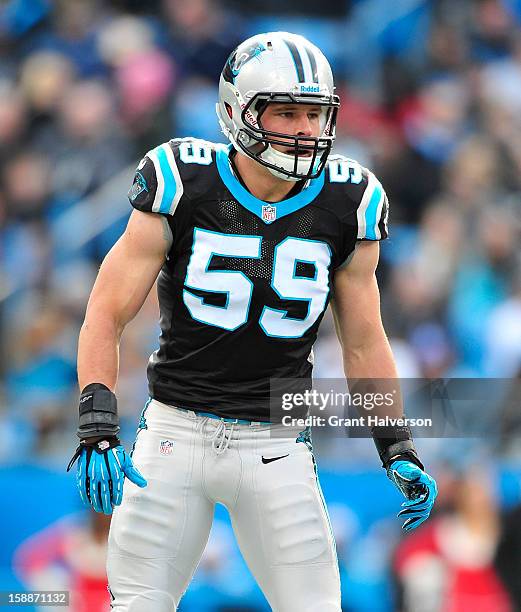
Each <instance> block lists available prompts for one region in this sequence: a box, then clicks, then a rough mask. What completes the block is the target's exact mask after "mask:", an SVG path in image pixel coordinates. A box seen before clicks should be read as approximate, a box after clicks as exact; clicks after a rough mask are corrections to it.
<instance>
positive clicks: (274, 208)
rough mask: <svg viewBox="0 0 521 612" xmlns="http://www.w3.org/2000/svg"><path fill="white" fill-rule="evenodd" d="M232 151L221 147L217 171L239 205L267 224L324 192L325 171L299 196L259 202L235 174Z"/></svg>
mask: <svg viewBox="0 0 521 612" xmlns="http://www.w3.org/2000/svg"><path fill="white" fill-rule="evenodd" d="M231 149H232V145H229V146H224V145H221V146H220V147H218V148H217V150H216V155H215V157H216V161H217V170H218V171H219V175H220V176H221V180H222V182H223V183H224V184H225V185H226V187H227V188H228V190H229V191H230V193H231V194H232V195H233V197H234V198H235V199H236V200H237V202H239V204H242V206H244V208H246V209H247V210H249V211H250V212H251V213H253V214H254V215H257V217H259V219H260V220H261V221H264V223H266V224H269V223H273V221H276V220H277V219H280V218H281V217H285V216H286V215H289V214H291V213H293V212H295V211H296V210H299V209H300V208H303V207H304V206H307V205H308V204H309V203H310V202H312V201H313V200H314V199H315V198H316V197H317V196H318V194H319V193H320V192H321V191H322V187H323V186H324V171H322V172H321V173H320V175H319V176H317V178H315V179H312V180H310V181H309V184H308V185H307V186H306V187H304V189H302V191H300V192H299V193H297V195H294V196H293V197H291V198H288V199H287V200H282V201H281V202H264V200H259V199H258V198H256V197H255V196H254V195H252V194H251V193H250V192H249V191H248V190H247V189H246V188H245V187H243V186H242V185H241V183H240V182H239V181H238V180H237V178H236V177H235V175H234V174H233V172H232V169H231V167H230V159H229V157H228V156H229V154H230V151H231Z"/></svg>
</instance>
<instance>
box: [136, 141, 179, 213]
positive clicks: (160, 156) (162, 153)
mask: <svg viewBox="0 0 521 612" xmlns="http://www.w3.org/2000/svg"><path fill="white" fill-rule="evenodd" d="M182 196H183V183H182V180H181V176H180V174H179V170H178V167H177V163H176V160H175V156H174V152H173V150H172V147H171V146H170V143H168V142H166V143H164V144H162V145H159V146H158V147H156V148H155V149H152V150H151V151H149V152H148V153H147V154H146V155H145V157H144V158H143V159H142V160H141V162H140V163H139V165H138V167H137V168H136V173H135V175H134V182H133V183H132V187H131V188H130V190H129V192H128V199H129V201H130V204H131V205H132V206H133V207H134V208H136V209H137V210H140V211H142V212H155V213H159V214H163V215H169V216H173V215H174V213H175V211H176V209H177V206H178V205H179V202H180V200H181V198H182Z"/></svg>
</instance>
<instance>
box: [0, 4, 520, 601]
mask: <svg viewBox="0 0 521 612" xmlns="http://www.w3.org/2000/svg"><path fill="white" fill-rule="evenodd" d="M144 6H145V7H146V10H144V8H143V7H144ZM269 30H287V31H292V32H296V33H300V34H303V35H305V36H307V37H308V38H309V39H310V40H311V41H312V42H314V43H316V44H317V45H318V46H320V47H321V48H322V49H323V51H324V52H325V54H326V55H327V57H328V58H329V59H330V61H331V63H332V66H333V69H334V72H335V74H336V80H337V84H338V90H339V93H340V95H341V99H342V110H341V112H340V116H339V122H338V140H337V144H336V151H337V152H341V153H344V154H347V155H348V156H350V157H354V158H355V159H358V160H359V161H360V162H362V163H363V164H364V165H367V166H368V167H370V168H371V169H373V170H374V172H375V173H376V174H377V176H378V177H379V178H380V179H381V181H382V183H383V185H384V187H385V188H386V190H387V192H388V195H389V200H390V203H391V215H390V222H391V238H390V240H389V241H387V243H385V244H384V245H383V246H382V262H381V265H380V268H379V277H380V283H381V292H382V305H383V315H384V321H385V324H386V328H387V330H388V333H389V335H390V338H391V341H392V344H393V347H394V350H395V354H396V357H397V361H398V365H399V370H400V374H401V375H402V376H403V377H426V378H437V377H441V376H446V377H447V376H464V377H492V376H494V377H505V378H510V377H517V378H520V377H521V273H520V257H521V247H520V242H521V240H520V238H521V204H520V196H521V1H520V0H481V1H478V0H476V1H471V0H458V1H457V2H453V1H452V2H451V1H441V0H440V1H428V0H393V1H392V2H391V1H390V0H352V1H351V2H348V1H347V0H344V1H343V2H338V1H335V0H321V1H318V0H313V1H311V0H309V1H304V0H300V1H291V2H290V1H286V2H276V1H275V0H269V1H268V0H262V1H261V0H250V1H246V2H239V1H238V0H236V1H231V0H230V1H225V0H222V1H218V0H162V1H160V0H156V1H154V2H153V1H149V2H146V3H142V2H138V1H137V0H127V1H125V0H120V1H119V2H107V1H96V0H61V1H60V0H56V1H55V2H52V1H51V0H7V1H4V2H2V3H0V58H1V61H0V262H1V267H0V339H1V347H2V350H1V355H0V371H1V385H0V516H1V520H0V590H8V589H22V588H41V589H59V588H62V589H71V590H72V591H73V600H74V604H73V606H72V607H71V609H73V610H77V611H79V610H89V612H97V610H103V609H106V595H103V594H102V595H101V596H100V595H99V593H100V584H101V585H102V584H103V555H104V546H103V542H104V537H105V533H106V528H107V521H106V520H104V519H103V517H99V516H98V517H94V516H93V515H90V514H89V513H88V512H87V511H86V510H84V509H83V508H81V506H80V502H79V497H78V495H77V493H76V489H75V484H74V476H73V475H72V474H65V471H64V466H65V465H66V463H67V460H68V458H69V457H70V455H71V453H72V451H73V449H74V447H75V428H76V419H77V416H76V415H77V408H76V405H77V389H76V379H75V351H76V343H77V335H78V330H79V327H80V325H81V321H82V317H83V314H84V309H85V304H86V300H87V297H88V294H89V291H90V288H91V286H92V283H93V280H94V278H95V274H96V270H97V267H98V266H99V263H100V261H101V260H102V258H103V256H104V255H105V253H106V252H107V251H108V249H109V248H110V246H111V245H112V244H113V242H114V241H115V240H116V238H117V236H118V235H119V233H120V232H121V230H122V228H123V227H124V225H125V222H126V219H127V217H128V214H129V212H130V207H129V205H128V202H127V201H126V192H127V189H128V187H129V186H130V184H131V180H132V176H133V169H134V168H135V166H136V164H137V162H138V160H139V159H140V157H141V156H142V155H143V154H144V153H145V152H146V151H147V150H148V149H150V148H152V147H153V146H155V145H157V144H158V143H160V142H163V141H165V140H167V139H168V138H170V137H174V136H176V137H177V136H187V135H194V136H197V137H201V138H205V139H209V140H222V137H221V135H220V134H219V131H218V125H217V121H216V117H215V112H214V104H215V100H216V96H217V87H216V86H217V80H218V76H219V73H220V70H221V68H222V65H223V64H224V61H225V60H226V57H227V55H228V53H229V51H230V50H231V49H232V48H233V47H234V46H235V45H236V44H237V43H238V42H239V41H241V40H242V39H244V38H245V37H247V36H249V35H251V34H254V33H256V32H259V31H269ZM156 316H157V306H156V303H155V299H154V296H151V297H150V299H149V300H148V301H147V303H146V305H145V307H144V309H143V311H142V312H141V313H140V315H139V316H138V318H137V319H136V320H135V321H134V322H133V323H132V325H131V326H130V327H129V328H128V330H127V331H126V333H125V335H124V338H123V345H122V353H121V375H120V381H119V385H118V396H119V402H120V409H121V413H122V425H123V439H124V440H125V442H126V444H127V445H129V444H131V443H132V440H133V438H134V431H135V427H136V425H137V419H138V414H139V411H140V408H141V406H142V405H143V403H144V401H145V399H146V394H147V390H146V379H145V364H146V361H147V358H148V355H149V354H150V352H152V350H154V347H155V344H156V337H157V331H158V330H157V323H156ZM316 364H317V365H316V375H317V376H323V377H335V376H341V375H342V368H341V361H340V353H339V348H338V345H337V341H336V338H335V335H334V330H333V326H332V324H331V321H330V318H329V317H328V318H326V320H325V322H324V325H323V329H322V333H321V336H320V340H319V342H318V344H317V347H316ZM486 412H487V413H486V414H484V413H483V412H482V413H479V414H473V415H472V416H471V419H472V421H473V422H474V424H476V423H477V424H478V425H480V424H481V425H482V429H483V430H484V431H485V435H482V436H481V437H479V438H474V439H470V438H467V439H463V438H462V439H451V440H440V439H435V440H432V439H431V440H428V439H422V440H419V441H418V447H419V449H420V452H421V455H422V457H423V458H424V461H425V463H426V464H427V465H428V467H429V469H430V471H432V473H433V474H434V475H435V477H436V478H437V479H438V483H439V486H440V496H439V503H438V504H437V508H436V510H437V512H436V515H435V516H433V517H432V518H431V519H430V520H429V521H428V522H427V523H426V524H425V527H424V528H423V529H421V530H419V531H418V532H416V533H413V534H412V535H409V536H404V534H402V533H401V531H400V524H399V521H398V520H397V519H396V518H395V516H394V514H395V512H396V511H397V510H398V509H399V503H400V498H399V496H398V494H397V493H396V492H395V491H394V490H393V488H392V485H391V484H390V483H389V482H388V481H387V480H386V478H385V475H384V473H383V471H382V470H381V468H380V467H379V465H378V461H377V458H376V452H375V450H374V447H373V446H372V443H371V442H370V441H369V440H350V441H346V442H339V441H335V443H334V444H333V443H329V442H328V441H327V440H322V441H321V444H319V448H318V455H319V468H320V472H319V473H320V478H321V483H322V487H323V489H324V493H325V497H326V499H327V500H328V503H329V508H330V513H331V518H332V522H333V528H334V531H335V533H336V538H337V547H338V554H339V560H340V568H341V575H342V587H343V607H344V609H345V610H348V611H352V612H365V611H367V612H380V611H381V612H389V611H391V610H398V609H401V610H407V611H411V612H413V611H414V612H418V611H422V612H431V611H432V612H435V611H438V610H440V611H441V610H444V611H445V610H450V611H451V612H466V611H468V610H473V612H480V611H481V610H483V611H485V610H486V611H487V612H490V611H494V612H498V611H499V612H501V611H503V610H505V611H507V610H516V609H521V593H520V591H521V585H520V580H519V576H520V575H521V552H520V551H521V535H520V530H521V521H520V518H521V511H520V510H519V508H520V506H519V504H521V444H520V442H521V437H520V427H521V417H520V412H519V410H517V412H516V411H515V410H514V411H513V412H512V411H508V410H507V411H505V409H504V408H503V407H502V405H500V404H497V405H494V404H491V405H490V409H489V410H488V411H486ZM491 423H495V426H493V427H491ZM252 528H255V526H254V525H253V526H252ZM74 593H76V596H74ZM100 597H101V600H104V601H105V603H100V602H97V600H98V599H99V598H100ZM88 598H90V599H88ZM82 602H83V603H82ZM26 609H30V608H26ZM46 609H49V608H46ZM266 609H267V606H266V604H265V603H264V600H263V597H262V595H261V594H260V592H259V591H258V589H257V587H256V586H255V584H254V582H253V579H252V578H251V576H250V574H249V573H248V571H247V569H246V568H245V566H244V563H243V562H242V560H241V558H240V555H239V553H238V551H237V548H236V546H235V543H234V541H233V535H232V533H231V529H230V526H229V522H228V520H227V516H226V512H225V511H224V510H223V509H222V508H219V509H218V510H217V513H216V521H215V525H214V528H213V531H212V536H211V540H210V542H209V545H208V548H207V551H206V553H205V555H204V558H203V561H202V563H201V566H200V568H199V570H198V572H197V575H196V578H195V579H194V582H193V584H192V585H191V587H190V589H189V592H188V593H187V595H186V597H185V599H184V600H183V602H182V605H181V610H183V611H185V612H186V611H190V610H197V611H218V610H219V611H224V610H227V611H229V612H231V611H237V612H238V611H239V610H242V611H250V612H253V611H257V610H259V611H260V610H266Z"/></svg>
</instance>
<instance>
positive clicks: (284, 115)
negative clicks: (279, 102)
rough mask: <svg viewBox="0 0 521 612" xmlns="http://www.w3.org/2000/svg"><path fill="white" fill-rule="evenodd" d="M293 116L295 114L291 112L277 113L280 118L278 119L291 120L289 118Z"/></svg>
mask: <svg viewBox="0 0 521 612" xmlns="http://www.w3.org/2000/svg"><path fill="white" fill-rule="evenodd" d="M294 114H295V113H294V112H293V111H282V112H280V113H279V116H280V117H288V118H291V117H293V115H294Z"/></svg>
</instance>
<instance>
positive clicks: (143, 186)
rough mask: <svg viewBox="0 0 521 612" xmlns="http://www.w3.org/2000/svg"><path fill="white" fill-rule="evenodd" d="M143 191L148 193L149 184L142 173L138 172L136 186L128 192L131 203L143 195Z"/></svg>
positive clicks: (135, 178)
mask: <svg viewBox="0 0 521 612" xmlns="http://www.w3.org/2000/svg"><path fill="white" fill-rule="evenodd" d="M143 191H148V185H147V182H146V180H145V177H144V176H143V175H142V174H141V172H136V176H135V177H134V184H133V185H132V187H131V188H130V191H129V192H128V197H129V198H130V201H131V202H133V201H134V200H135V199H136V198H137V197H138V195H139V194H140V193H143Z"/></svg>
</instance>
